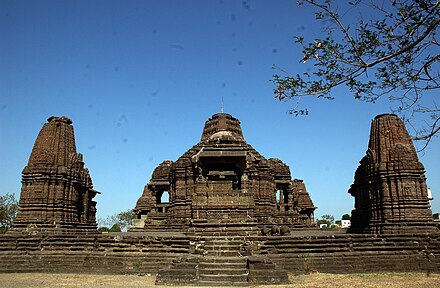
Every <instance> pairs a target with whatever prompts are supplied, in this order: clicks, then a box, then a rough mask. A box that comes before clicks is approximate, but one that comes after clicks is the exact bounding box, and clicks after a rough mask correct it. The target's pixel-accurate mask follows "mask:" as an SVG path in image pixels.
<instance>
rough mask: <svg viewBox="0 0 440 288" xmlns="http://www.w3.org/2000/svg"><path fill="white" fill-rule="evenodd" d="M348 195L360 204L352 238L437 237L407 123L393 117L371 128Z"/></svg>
mask: <svg viewBox="0 0 440 288" xmlns="http://www.w3.org/2000/svg"><path fill="white" fill-rule="evenodd" d="M349 193H350V194H351V195H353V197H354V198H355V209H354V210H353V212H352V226H351V229H350V232H358V233H359V232H361V233H373V234H380V233H393V234H395V233H408V232H409V233H421V232H435V231H438V228H437V227H436V226H435V223H434V221H433V217H432V212H431V209H430V205H429V199H428V191H427V187H426V178H425V169H424V167H423V164H422V163H420V162H419V158H418V157H417V153H416V150H415V148H414V145H413V143H412V140H411V138H410V136H409V134H408V131H407V130H406V128H405V125H404V124H403V122H402V120H400V119H399V117H397V116H396V115H393V114H383V115H379V116H377V117H376V118H375V119H374V120H373V121H372V123H371V132H370V142H369V144H368V150H367V153H366V155H365V157H364V158H362V160H361V161H360V165H359V167H358V169H357V170H356V174H355V179H354V183H353V185H352V186H351V188H350V191H349Z"/></svg>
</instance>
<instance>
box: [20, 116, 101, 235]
mask: <svg viewBox="0 0 440 288" xmlns="http://www.w3.org/2000/svg"><path fill="white" fill-rule="evenodd" d="M71 124H72V120H70V119H69V118H67V117H50V118H49V119H48V123H46V124H44V126H43V128H42V129H41V131H40V133H39V135H38V137H37V139H36V141H35V144H34V147H33V149H32V153H31V156H30V157H29V162H28V165H27V166H26V167H25V168H24V169H23V174H22V189H21V195H20V202H19V206H20V208H19V211H18V215H17V218H16V219H15V222H14V225H13V229H12V230H13V231H19V230H28V231H29V230H35V231H36V230H44V229H64V228H78V229H84V228H87V229H96V219H95V215H96V202H95V201H93V198H94V197H95V195H96V194H97V193H99V192H97V191H96V190H94V189H93V184H92V179H91V177H90V174H89V170H88V169H86V168H84V162H83V156H82V154H80V153H77V152H76V145H75V136H74V130H73V126H72V125H71Z"/></svg>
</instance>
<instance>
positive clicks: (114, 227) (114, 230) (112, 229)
mask: <svg viewBox="0 0 440 288" xmlns="http://www.w3.org/2000/svg"><path fill="white" fill-rule="evenodd" d="M109 232H121V226H119V224H118V223H115V224H113V226H112V228H110V230H109Z"/></svg>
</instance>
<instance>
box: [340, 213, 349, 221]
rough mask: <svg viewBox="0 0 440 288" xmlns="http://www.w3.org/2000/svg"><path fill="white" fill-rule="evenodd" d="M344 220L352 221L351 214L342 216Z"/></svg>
mask: <svg viewBox="0 0 440 288" xmlns="http://www.w3.org/2000/svg"><path fill="white" fill-rule="evenodd" d="M342 220H351V216H350V214H344V215H342Z"/></svg>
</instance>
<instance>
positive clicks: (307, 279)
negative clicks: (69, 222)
mask: <svg viewBox="0 0 440 288" xmlns="http://www.w3.org/2000/svg"><path fill="white" fill-rule="evenodd" d="M154 281H155V276H151V275H145V276H136V275H90V274H47V273H21V274H13V273H8V274H0V286H1V287H3V288H21V287H26V288H27V287H35V288H43V287H91V288H95V287H106V288H107V287H108V288H119V287H121V288H131V287H153V286H155V285H154ZM290 281H291V283H292V284H290V285H269V286H254V287H264V288H271V287H272V288H290V287H292V288H306V287H307V288H312V287H313V288H315V287H316V288H329V287H337V288H346V287H347V288H348V287H350V288H352V287H359V288H360V287H362V288H364V287H377V288H379V287H381V288H382V287H387V288H402V287H403V288H405V287H408V288H414V287H421V288H422V287H423V288H438V287H440V274H430V275H427V274H425V273H374V274H350V275H342V274H323V273H316V274H312V275H300V276H294V275H290ZM158 287H161V286H158ZM162 287H163V286H162ZM198 287H201V286H198ZM180 288H185V287H184V286H181V287H180ZM188 288H189V287H188ZM192 288H194V287H192Z"/></svg>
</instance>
